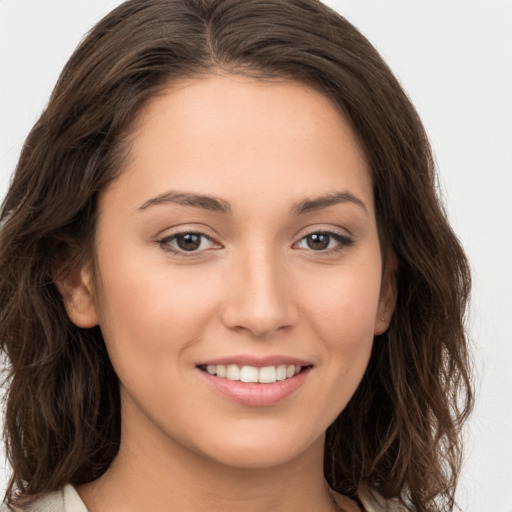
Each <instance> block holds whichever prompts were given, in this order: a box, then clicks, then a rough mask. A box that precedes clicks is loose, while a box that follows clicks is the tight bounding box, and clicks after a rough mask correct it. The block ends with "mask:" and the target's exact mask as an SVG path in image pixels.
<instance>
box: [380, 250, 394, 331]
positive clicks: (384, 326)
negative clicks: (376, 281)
mask: <svg viewBox="0 0 512 512" xmlns="http://www.w3.org/2000/svg"><path fill="white" fill-rule="evenodd" d="M390 260H391V261H389V263H388V265H387V266H388V268H387V269H386V270H385V272H384V276H383V278H382V283H381V288H380V298H379V307H378V309H377V315H376V317H375V329H374V334H375V335H376V336H379V335H380V334H384V333H385V332H386V331H387V330H388V327H389V324H390V323H391V318H392V317H393V313H394V311H395V306H396V294H397V290H396V276H395V270H396V262H395V258H394V257H393V258H390Z"/></svg>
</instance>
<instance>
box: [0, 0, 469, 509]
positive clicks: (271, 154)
mask: <svg viewBox="0 0 512 512" xmlns="http://www.w3.org/2000/svg"><path fill="white" fill-rule="evenodd" d="M0 262H1V268H2V280H1V282H0V283H1V284H0V304H1V306H0V307H1V313H0V326H1V327H0V329H1V330H0V333H1V342H2V348H3V350H4V351H5V352H6V354H7V356H8V359H9V363H10V374H9V391H8V397H7V410H6V423H5V424H6V427H5V428H6V441H7V453H8V457H9V460H10V462H11V464H12V468H13V475H12V479H11V482H10V486H9V488H8V490H7V496H6V503H7V504H8V506H10V507H11V508H13V509H14V510H66V511H67V512H70V511H73V510H82V511H83V510H90V511H91V512H92V511H99V512H101V511H106V510H126V511H129V510H152V511H153V510H179V511H184V512H186V511H189V510H217V509H218V510H236V509H244V510H249V511H250V510H255V511H259V510H279V511H287V510H308V511H310V510H319V511H320V510H321V511H329V510H368V511H374V510H400V509H402V510H418V511H423V510H425V511H426V510H451V509H452V508H453V506H454V491H455V485H456V481H457V474H458V470H459V466H460V441H459V437H458V435H459V432H460V428H461V424H462V422H463V421H464V419H465V418H466V417H467V415H468V413H469V411H470V409H471V405H472V395H471V389H470V381H469V372H468V360H467V358H468V356H467V349H466V340H465V332H464V311H465V305H466V302H467V298H468V294H469V283H470V277H469V271H468V266H467V262H466V259H465V256H464V253H463V251H462V249H461V248H460V245H459V244H458V241H457V239H456V237H455V236H454V234H453V232H452V231H451V229H450V227H449V225H448V223H447V221H446V218H445V216H444V213H443V210H442V207H441V205H440V204H439V201H438V198H437V196H436V190H435V173H434V167H433V161H432V157H431V153H430V149H429V145H428V141H427V138H426V136H425V134H424V131H423V128H422V125H421V122H420V120H419V119H418V117H417V114H416V112H415V110H414V108H413V107H412V105H411V104H410V102H409V101H408V99H407V97H406V96H405V94H404V92H403V91H402V90H401V88H400V86H399V84H398V82H397V81H396V79H395V78H394V77H393V75H392V74H391V72H390V71H389V69H388V68H387V66H386V65H385V64H384V62H383V61H382V59H381V58H380V57H379V55H378V54H377V53H376V51H375V50H374V49H373V48H372V47H371V45H370V44H369V43H368V42H367V41H366V39H365V38H364V37H363V36H362V35H361V34H360V33H359V32H358V31H357V30H356V29H355V28H354V27H352V26H351V25H350V24H349V23H348V22H347V21H346V20H344V19H343V18H341V17H340V16H338V15H337V14H336V13H334V12H333V11H331V10H329V9H328V8H326V7H325V6H323V5H322V4H320V3H319V2H316V1H311V0H290V1H277V0H272V1H260V0H258V1H252V0H223V1H216V0H194V1H188V2H181V1H174V0H149V1H148V0H144V1H142V0H131V1H129V2H126V3H125V4H123V5H121V6H120V7H119V8H117V9H116V10H114V11H113V12H112V13H111V14H109V15H108V16H107V17H106V18H105V19H104V20H102V21H101V22H100V23H99V24H98V25H97V26H96V27H95V28H94V29H93V30H92V32H91V33H90V34H89V35H88V36H87V38H86V39H85V40H84V42H83V43H82V44H81V45H80V47H79V48H78V49H77V51H76V52H75V54H74V55H73V56H72V57H71V59H70V61H69V63H68V64H67V66H66V67H65V69H64V71H63V73H62V75H61V78H60V80H59V82H58V83H57V86H56V88H55V90H54V93H53V95H52V97H51V99H50V102H49V105H48V108H47V109H46V111H45V112H44V113H43V115H42V116H41V119H40V120H39V121H38V123H37V124H36V125H35V127H34V129H33V131H32V132H31V134H30V135H29V137H28V139H27V141H26V144H25V147H24V150H23V153H22V155H21V158H20V161H19V164H18V168H17V170H16V174H15V177H14V179H13V182H12V185H11V188H10V190H9V192H8V194H7V197H6V199H5V202H4V205H3V209H2V231H1V247H0Z"/></svg>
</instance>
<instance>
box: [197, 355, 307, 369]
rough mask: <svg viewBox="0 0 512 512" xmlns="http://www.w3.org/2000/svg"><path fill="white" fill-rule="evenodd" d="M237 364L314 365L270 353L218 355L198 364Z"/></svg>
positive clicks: (259, 366)
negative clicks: (265, 354)
mask: <svg viewBox="0 0 512 512" xmlns="http://www.w3.org/2000/svg"><path fill="white" fill-rule="evenodd" d="M229 364H236V365H238V366H254V367H256V368H264V367H265V366H280V365H283V364H285V365H292V364H293V365H295V366H312V364H311V363H310V362H308V361H306V360H304V359H298V358H296V357H292V356H284V355H268V356H263V357H261V356H254V355H248V354H241V355H236V356H227V357H218V358H215V359H208V360H205V361H201V362H200V363H198V364H197V366H207V365H214V366H216V365H229Z"/></svg>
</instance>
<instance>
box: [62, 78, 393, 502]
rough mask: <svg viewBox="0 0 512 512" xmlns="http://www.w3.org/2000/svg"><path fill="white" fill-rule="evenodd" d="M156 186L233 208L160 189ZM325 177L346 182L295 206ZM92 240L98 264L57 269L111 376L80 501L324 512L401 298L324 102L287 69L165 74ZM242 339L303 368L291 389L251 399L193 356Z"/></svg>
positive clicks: (350, 148)
mask: <svg viewBox="0 0 512 512" xmlns="http://www.w3.org/2000/svg"><path fill="white" fill-rule="evenodd" d="M169 191H173V192H179V193H187V194H195V195H197V194H200V195H207V196H213V197H215V198H217V199H219V200H220V201H221V202H222V204H223V205H224V206H226V207H229V210H230V211H229V212H228V213H226V212H221V211H213V210H211V209H207V208H203V207H201V206H197V205H195V206H191V205H183V204H177V203H176V202H174V201H171V200H169V197H167V200H164V199H163V198H162V194H166V193H168V192H169ZM335 193H343V194H345V196H342V200H338V201H336V202H334V203H333V204H329V205H326V204H323V205H321V204H320V205H319V204H316V207H315V208H313V207H311V208H309V210H307V211H305V212H303V213H297V211H296V210H297V205H300V204H303V205H304V202H305V201H311V200H312V199H317V198H319V197H324V196H332V194H335ZM347 193H348V194H350V196H347ZM347 197H349V200H347ZM155 198H158V199H155ZM331 203H332V201H331ZM183 232H188V233H190V232H193V233H198V232H200V233H204V234H205V235H206V237H205V238H201V239H200V240H201V245H200V246H199V248H198V249H197V250H195V251H190V252H188V253H185V251H181V252H180V249H179V246H178V243H177V239H176V238H172V237H173V235H176V233H183ZM325 232H332V233H334V234H335V235H328V236H327V238H324V240H328V242H329V243H328V248H327V250H323V249H322V250H319V249H318V246H314V248H313V249H312V248H311V246H310V245H308V243H309V242H310V241H311V238H309V239H308V238H307V236H308V235H311V234H312V233H325ZM336 237H338V238H336ZM340 237H341V238H340ZM308 241H309V242H308ZM95 250H96V254H95V263H94V266H95V268H94V269H93V264H92V262H89V263H88V264H86V265H84V266H83V267H82V268H80V269H77V270H76V272H75V273H74V274H72V275H70V277H68V278H67V281H66V282H63V283H60V288H61V291H62V294H63V297H64V299H65V304H66V307H67V311H68V313H69V315H70V317H71V319H72V320H73V321H74V322H75V323H76V324H77V325H79V326H81V327H91V326H93V325H97V324H99V325H100V326H101V329H102V332H103V335H104V338H105V343H106V345H107V348H108V351H109V354H110V357H111V360H112V363H113V366H114V368H115V370H116V372H117V374H118V376H119V379H120V386H121V397H122V439H121V446H120V452H119V455H118V457H117V458H116V459H115V461H114V462H113V464H112V466H111V467H110V468H109V470H108V471H107V472H106V473H105V474H104V475H103V476H102V477H101V478H100V479H98V480H96V481H95V482H92V483H90V484H88V485H85V486H81V487H79V488H78V491H79V493H80V495H81V497H82V499H83V500H84V502H85V504H86V505H87V507H88V509H89V510H90V511H91V512H94V511H99V512H104V511H111V510H112V511H113V510H123V511H132V510H133V511H136V510H137V511H139V510H153V511H159V510H162V511H163V510H180V511H183V512H187V511H198V510H208V511H216V510H219V511H220V510H244V511H249V512H251V511H255V512H256V511H268V510H280V511H288V510H290V511H291V510H294V511H297V510H299V511H300V510H304V511H306V510H308V511H315V510H318V511H321V510H322V511H323V510H325V511H327V510H332V507H333V503H332V499H331V497H330V496H329V493H328V492H327V490H326V486H325V483H324V479H323V471H322V460H323V442H324V435H325V430H326V429H327V427H328V426H329V425H330V424H331V423H332V421H333V420H334V419H335V418H336V417H337V415H338V414H339V413H340V412H341V411H342V410H343V408H344V407H345V406H346V404H347V402H348V401H349V399H350V398H351V396H352V395H353V393H354V391H355V390H356V388H357V386H358V384H359V382H360V380H361V378H362V376H363V374H364V371H365V369H366V366H367V363H368V359H369V356H370V351H371V347H372V344H373V340H374V335H375V334H380V333H382V332H384V330H385V329H387V327H388V324H389V320H390V317H391V314H392V311H393V307H394V289H393V286H392V284H390V283H388V282H387V280H386V279H384V280H383V279H382V275H383V269H382V255H381V250H380V245H379V238H378V233H377V227H376V220H375V211H374V204H373V193H372V184H371V179H370V173H369V170H368V166H367V162H366V160H365V156H364V154H363V152H362V150H361V148H360V146H359V144H358V142H357V139H356V137H355V135H354V133H353V132H352V130H351V128H350V127H349V125H348V123H347V122H346V121H345V120H344V119H343V117H342V116H341V115H340V113H339V111H338V110H337V109H336V107H335V106H334V105H333V104H332V103H331V102H330V101H329V100H328V99H327V98H325V97H324V96H323V95H321V94H319V93H318V92H315V91H313V90H311V89H309V88H307V87H305V86H303V85H300V84H297V83H293V82H287V81H258V80H253V79H249V78H243V77H240V76H235V75H221V74H212V75H209V76H207V77H202V78H198V79H195V80H192V79H189V80H186V81H181V82H178V83H174V84H172V86H170V87H169V90H168V91H166V93H165V94H163V95H160V96H159V97H157V98H155V99H153V100H152V101H151V102H150V103H149V104H148V105H147V106H146V108H145V109H144V111H143V112H142V115H141V116H140V117H139V119H138V120H137V123H136V125H135V127H134V131H133V134H132V147H131V152H130V158H129V159H128V163H127V165H126V168H125V170H124V172H123V173H122V175H121V176H120V177H119V178H118V179H117V180H116V181H115V182H114V183H113V184H112V185H111V186H110V187H109V188H108V189H107V190H105V191H103V193H102V194H101V197H100V205H99V220H98V226H97V233H96V247H95ZM176 251H178V252H176ZM93 276H94V277H93ZM240 354H243V355H252V356H257V357H262V356H266V355H276V354H278V355H284V356H289V357H296V358H300V359H302V360H305V361H307V362H308V363H309V364H310V365H311V368H310V370H309V372H308V374H307V376H306V378H305V379H304V381H303V383H302V384H301V386H300V387H299V388H298V389H296V390H295V391H294V392H293V393H292V394H291V395H290V396H288V397H286V398H285V399H283V400H280V401H279V402H278V403H276V404H273V405H271V406H263V407H252V406H248V405H244V404H240V403H236V402H234V401H233V400H230V399H228V398H226V397H225V396H222V395H221V394H219V393H218V392H217V391H216V390H214V389H212V388H211V386H209V385H208V383H207V382H206V381H205V379H204V378H203V377H204V375H202V372H201V370H200V369H198V367H197V364H198V363H199V362H202V361H206V360H212V359H216V358H223V357H227V356H233V355H240ZM340 504H341V502H340ZM343 506H344V507H346V509H347V510H349V509H350V508H351V507H352V506H353V505H350V504H348V502H344V505H343Z"/></svg>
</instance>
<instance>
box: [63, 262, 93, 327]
mask: <svg viewBox="0 0 512 512" xmlns="http://www.w3.org/2000/svg"><path fill="white" fill-rule="evenodd" d="M55 284H56V286H57V288H58V290H59V292H60V294H61V295H62V300H63V301H64V307H65V308H66V312H67V314H68V316H69V318H70V320H71V321H72V322H73V323H74V324H75V325H76V326H77V327H82V328H84V329H87V328H90V327H95V326H96V325H98V323H99V322H98V314H97V310H96V303H95V300H94V287H93V271H92V265H91V264H90V263H87V264H84V265H83V266H81V267H79V268H76V269H73V270H70V271H67V272H66V273H65V274H60V275H59V276H58V277H57V278H56V279H55Z"/></svg>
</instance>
